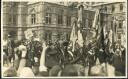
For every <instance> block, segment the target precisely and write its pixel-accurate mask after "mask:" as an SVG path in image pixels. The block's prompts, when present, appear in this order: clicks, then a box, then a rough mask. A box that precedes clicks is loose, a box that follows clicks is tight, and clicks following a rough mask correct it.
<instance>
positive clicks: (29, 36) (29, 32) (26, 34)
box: [24, 29, 33, 39]
mask: <svg viewBox="0 0 128 79" xmlns="http://www.w3.org/2000/svg"><path fill="white" fill-rule="evenodd" d="M24 33H25V38H26V39H30V38H31V37H32V36H33V33H32V30H30V29H28V30H26V31H25V32H24Z"/></svg>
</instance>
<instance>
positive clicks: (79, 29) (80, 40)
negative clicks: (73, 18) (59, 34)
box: [77, 19, 84, 47]
mask: <svg viewBox="0 0 128 79" xmlns="http://www.w3.org/2000/svg"><path fill="white" fill-rule="evenodd" d="M77 25H78V31H77V36H78V37H77V38H78V39H77V44H78V45H79V46H80V47H83V43H84V39H83V35H82V29H81V25H82V20H81V19H78V23H77Z"/></svg>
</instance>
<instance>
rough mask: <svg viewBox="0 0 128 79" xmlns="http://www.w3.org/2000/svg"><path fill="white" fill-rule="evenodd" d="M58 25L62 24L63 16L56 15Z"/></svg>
mask: <svg viewBox="0 0 128 79" xmlns="http://www.w3.org/2000/svg"><path fill="white" fill-rule="evenodd" d="M58 24H63V15H58Z"/></svg>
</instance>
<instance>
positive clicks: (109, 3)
mask: <svg viewBox="0 0 128 79" xmlns="http://www.w3.org/2000/svg"><path fill="white" fill-rule="evenodd" d="M118 3H125V2H108V3H101V4H96V5H92V6H93V7H96V6H102V5H111V4H118Z"/></svg>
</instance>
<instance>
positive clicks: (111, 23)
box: [111, 21, 113, 29]
mask: <svg viewBox="0 0 128 79" xmlns="http://www.w3.org/2000/svg"><path fill="white" fill-rule="evenodd" d="M111 29H113V21H111Z"/></svg>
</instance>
